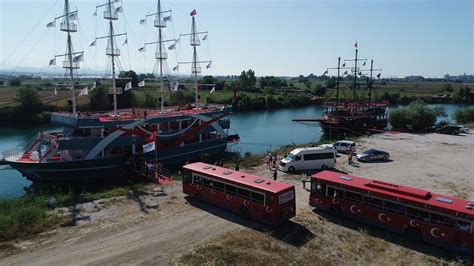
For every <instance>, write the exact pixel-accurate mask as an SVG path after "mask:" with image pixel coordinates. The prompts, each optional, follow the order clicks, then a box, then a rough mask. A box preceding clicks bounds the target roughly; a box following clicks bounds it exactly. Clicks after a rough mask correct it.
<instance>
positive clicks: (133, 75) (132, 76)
mask: <svg viewBox="0 0 474 266" xmlns="http://www.w3.org/2000/svg"><path fill="white" fill-rule="evenodd" d="M119 78H123V79H125V78H130V79H131V81H132V87H133V88H136V87H138V76H137V73H135V71H133V70H129V71H121V72H120V74H119ZM128 82H129V80H123V81H120V80H118V81H117V87H125V84H127V83H128Z"/></svg>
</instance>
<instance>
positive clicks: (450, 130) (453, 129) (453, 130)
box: [436, 125, 463, 135]
mask: <svg viewBox="0 0 474 266" xmlns="http://www.w3.org/2000/svg"><path fill="white" fill-rule="evenodd" d="M462 128H463V127H461V126H456V125H447V126H444V127H440V128H438V129H436V132H437V133H440V134H451V135H459V134H460V133H461V129H462Z"/></svg>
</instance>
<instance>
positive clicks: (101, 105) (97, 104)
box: [89, 86, 111, 111]
mask: <svg viewBox="0 0 474 266" xmlns="http://www.w3.org/2000/svg"><path fill="white" fill-rule="evenodd" d="M89 105H90V109H91V111H106V110H110V107H111V106H110V101H109V91H108V89H106V88H105V87H102V86H100V87H97V88H96V89H95V90H93V91H92V92H91V94H90V103H89Z"/></svg>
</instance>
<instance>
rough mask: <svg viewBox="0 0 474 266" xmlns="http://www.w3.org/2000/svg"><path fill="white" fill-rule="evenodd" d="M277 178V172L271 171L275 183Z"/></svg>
mask: <svg viewBox="0 0 474 266" xmlns="http://www.w3.org/2000/svg"><path fill="white" fill-rule="evenodd" d="M277 177H278V173H277V170H276V169H275V171H273V180H274V181H276V180H277Z"/></svg>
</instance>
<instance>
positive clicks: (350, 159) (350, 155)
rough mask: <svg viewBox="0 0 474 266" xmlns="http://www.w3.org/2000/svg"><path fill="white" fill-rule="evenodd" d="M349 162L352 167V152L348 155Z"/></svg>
mask: <svg viewBox="0 0 474 266" xmlns="http://www.w3.org/2000/svg"><path fill="white" fill-rule="evenodd" d="M347 160H348V161H349V165H352V163H353V161H352V150H349V154H348V155H347Z"/></svg>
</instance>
